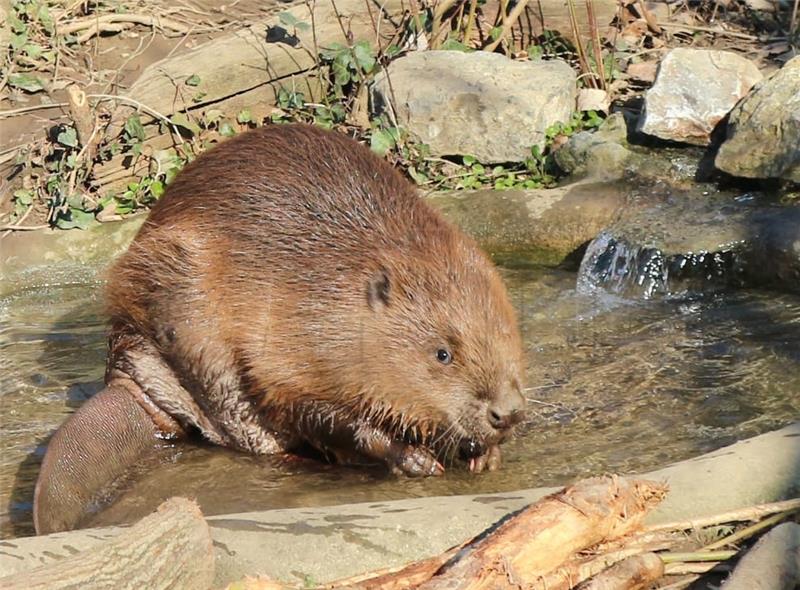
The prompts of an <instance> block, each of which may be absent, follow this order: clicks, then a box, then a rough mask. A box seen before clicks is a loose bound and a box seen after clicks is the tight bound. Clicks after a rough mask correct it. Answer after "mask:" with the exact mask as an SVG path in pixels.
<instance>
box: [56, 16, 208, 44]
mask: <svg viewBox="0 0 800 590" xmlns="http://www.w3.org/2000/svg"><path fill="white" fill-rule="evenodd" d="M133 25H144V26H146V27H154V28H156V29H169V30H171V31H175V32H176V33H180V34H186V33H188V32H189V31H191V30H193V29H192V28H191V27H187V26H186V25H184V24H183V23H180V22H178V21H176V20H173V19H171V18H165V17H162V16H158V15H149V14H104V15H102V16H92V17H89V18H85V19H81V20H77V21H72V22H70V23H67V24H64V25H61V26H59V27H58V32H59V33H60V34H62V35H70V34H72V33H77V32H78V31H84V30H86V32H85V33H83V34H82V35H80V36H78V42H79V43H83V42H85V41H88V40H89V39H91V38H92V37H94V36H95V35H98V34H100V33H103V32H117V31H119V30H121V29H120V27H124V26H129V27H130V26H133ZM115 27H116V28H115ZM87 29H88V30H87ZM198 32H199V31H198Z"/></svg>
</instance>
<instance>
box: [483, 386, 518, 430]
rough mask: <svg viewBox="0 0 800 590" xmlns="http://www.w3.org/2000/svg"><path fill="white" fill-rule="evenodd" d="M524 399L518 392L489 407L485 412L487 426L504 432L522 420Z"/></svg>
mask: <svg viewBox="0 0 800 590" xmlns="http://www.w3.org/2000/svg"><path fill="white" fill-rule="evenodd" d="M524 407H525V398H524V397H522V394H520V393H518V392H516V391H515V392H513V393H510V394H509V395H507V396H504V398H503V399H501V400H497V401H495V402H493V403H492V404H490V405H489V408H488V410H487V413H488V416H487V417H488V419H489V424H490V425H491V426H492V428H495V429H497V430H506V429H508V428H511V427H512V426H514V424H517V423H518V422H519V421H521V420H522V416H523V409H524Z"/></svg>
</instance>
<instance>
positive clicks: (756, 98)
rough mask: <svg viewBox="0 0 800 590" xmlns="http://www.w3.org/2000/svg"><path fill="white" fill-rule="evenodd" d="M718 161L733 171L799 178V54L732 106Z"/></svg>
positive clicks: (740, 173) (757, 175)
mask: <svg viewBox="0 0 800 590" xmlns="http://www.w3.org/2000/svg"><path fill="white" fill-rule="evenodd" d="M714 163H715V165H716V166H717V168H719V169H720V170H722V171H723V172H727V173H728V174H732V175H734V176H743V177H745V178H784V179H787V180H791V181H794V182H800V56H798V57H795V58H793V59H791V60H789V61H788V62H786V64H785V65H784V66H783V68H781V69H780V70H778V71H777V72H775V73H774V74H773V75H772V76H770V77H769V78H767V79H766V80H764V81H763V82H761V83H760V84H758V85H757V86H756V87H755V88H754V89H753V91H752V92H751V93H750V94H749V95H748V96H747V98H745V99H744V100H743V101H742V102H740V103H739V104H738V105H737V106H736V108H735V109H733V112H732V113H731V116H730V119H729V121H728V129H727V139H726V140H725V142H724V143H723V144H722V146H720V149H719V152H718V153H717V156H716V159H715V161H714Z"/></svg>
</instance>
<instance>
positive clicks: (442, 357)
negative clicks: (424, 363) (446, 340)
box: [436, 348, 453, 365]
mask: <svg viewBox="0 0 800 590" xmlns="http://www.w3.org/2000/svg"><path fill="white" fill-rule="evenodd" d="M436 360H437V361H439V362H440V363H442V364H443V365H449V364H450V363H452V362H453V355H452V354H450V351H449V350H447V349H446V348H440V349H439V350H437V351H436Z"/></svg>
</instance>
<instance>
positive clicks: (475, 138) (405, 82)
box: [371, 51, 576, 163]
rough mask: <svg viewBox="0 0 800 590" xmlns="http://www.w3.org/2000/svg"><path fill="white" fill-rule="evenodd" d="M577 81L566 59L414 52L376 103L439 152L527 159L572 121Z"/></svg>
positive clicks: (382, 83) (385, 81) (383, 76)
mask: <svg viewBox="0 0 800 590" xmlns="http://www.w3.org/2000/svg"><path fill="white" fill-rule="evenodd" d="M390 82H391V84H390ZM575 82H576V76H575V72H574V71H573V70H572V68H571V67H569V65H567V63H566V62H564V61H561V60H551V61H513V60H511V59H508V58H507V57H505V56H503V55H500V54H497V53H488V52H483V51H476V52H473V53H463V52H460V51H424V52H412V53H410V54H409V55H407V56H405V57H402V58H400V59H397V60H395V61H393V62H392V63H391V64H389V66H388V68H387V69H386V70H385V71H384V72H382V73H380V74H378V76H377V77H376V80H375V83H374V85H373V86H372V100H371V103H372V110H373V113H374V114H381V113H383V112H386V111H387V110H391V111H394V114H395V117H396V119H397V121H398V123H399V124H400V125H401V126H402V127H404V128H405V129H406V130H408V131H409V132H411V133H412V134H413V135H414V136H416V137H417V139H419V140H420V141H422V142H423V143H426V144H428V146H429V147H430V150H431V153H432V154H433V155H438V156H445V155H470V156H474V157H475V158H477V159H478V160H480V161H481V162H485V163H493V162H520V161H523V160H525V158H527V157H529V156H530V153H531V152H530V150H531V147H532V146H535V145H536V146H539V147H540V148H541V147H543V146H544V143H545V132H546V130H547V128H548V127H551V126H552V125H553V124H555V123H563V122H566V121H568V120H569V119H570V117H571V115H572V113H573V111H574V110H575V100H576V88H575Z"/></svg>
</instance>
